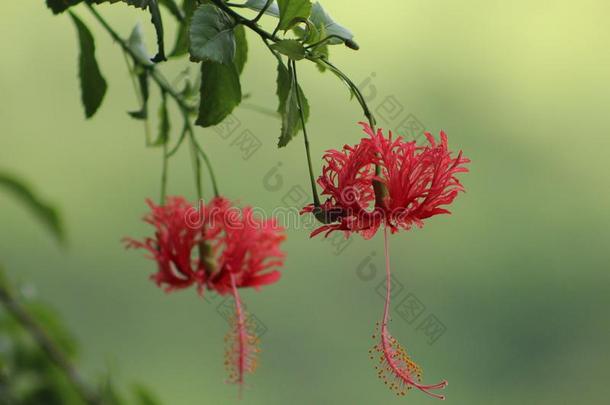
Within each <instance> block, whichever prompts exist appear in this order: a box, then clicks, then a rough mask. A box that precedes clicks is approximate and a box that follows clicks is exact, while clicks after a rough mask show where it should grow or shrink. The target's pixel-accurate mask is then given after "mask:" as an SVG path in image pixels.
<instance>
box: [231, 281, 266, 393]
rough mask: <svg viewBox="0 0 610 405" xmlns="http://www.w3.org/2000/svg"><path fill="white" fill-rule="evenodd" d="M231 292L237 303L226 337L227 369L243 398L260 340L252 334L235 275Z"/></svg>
mask: <svg viewBox="0 0 610 405" xmlns="http://www.w3.org/2000/svg"><path fill="white" fill-rule="evenodd" d="M231 292H232V294H233V299H234V301H235V315H234V317H233V318H232V319H231V328H230V329H229V332H228V333H227V335H226V336H225V344H226V349H225V367H226V369H227V372H228V373H229V380H228V382H230V383H235V384H239V396H240V398H241V395H242V391H243V387H244V377H245V375H246V374H247V373H250V374H251V373H254V371H256V366H257V356H258V353H259V352H260V349H259V348H258V345H259V339H258V337H257V336H256V335H255V334H254V332H252V330H253V329H254V325H253V324H252V322H250V321H249V320H248V315H247V313H246V311H245V310H244V308H243V306H242V303H241V299H240V297H239V293H238V292H237V286H236V282H235V275H233V274H232V275H231Z"/></svg>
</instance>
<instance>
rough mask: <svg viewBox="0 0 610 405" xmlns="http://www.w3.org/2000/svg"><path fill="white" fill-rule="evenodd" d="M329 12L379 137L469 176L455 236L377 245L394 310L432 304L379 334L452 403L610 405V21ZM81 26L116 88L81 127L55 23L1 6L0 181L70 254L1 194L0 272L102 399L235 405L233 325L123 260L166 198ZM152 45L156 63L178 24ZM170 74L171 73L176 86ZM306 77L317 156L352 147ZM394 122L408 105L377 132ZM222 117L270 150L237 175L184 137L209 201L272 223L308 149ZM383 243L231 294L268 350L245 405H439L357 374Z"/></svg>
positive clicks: (111, 67)
mask: <svg viewBox="0 0 610 405" xmlns="http://www.w3.org/2000/svg"><path fill="white" fill-rule="evenodd" d="M325 6H326V8H327V9H328V11H329V12H330V13H331V14H332V15H333V16H334V17H335V19H337V20H338V21H339V22H341V23H342V24H343V25H346V26H348V27H349V28H350V29H352V31H353V32H354V33H355V34H356V40H357V41H358V42H359V44H360V46H361V50H360V51H358V52H354V51H351V50H349V49H347V48H344V47H334V48H333V49H332V55H331V57H332V59H333V60H334V62H336V64H337V65H339V66H341V67H342V68H343V69H344V70H345V71H346V72H347V73H348V74H349V75H350V76H351V77H352V78H353V79H354V81H355V82H356V83H361V82H363V81H364V80H366V79H367V78H368V79H371V80H370V81H369V82H368V87H367V89H365V92H367V91H369V90H370V91H371V92H370V93H367V94H368V95H369V99H370V102H371V105H372V107H373V108H374V109H378V110H379V111H382V110H383V112H381V113H379V112H378V114H379V115H382V116H381V117H379V118H380V121H381V124H382V126H384V127H396V126H398V125H399V122H400V118H396V117H398V116H399V114H402V115H400V116H399V117H404V116H406V115H409V114H413V115H414V116H415V117H417V119H418V121H419V122H421V123H422V124H423V125H425V127H426V128H427V129H428V130H430V131H432V132H433V133H438V131H439V130H441V129H444V130H445V131H447V133H448V134H449V141H450V145H451V146H452V147H453V148H455V149H458V148H461V149H463V150H464V153H465V155H466V156H468V157H470V158H471V159H472V164H471V165H470V168H471V173H470V174H468V175H466V176H464V177H463V180H464V184H465V186H466V188H467V190H468V192H467V193H466V194H463V195H461V196H460V197H459V198H458V199H457V200H456V202H455V204H454V205H453V209H452V210H453V215H451V216H444V217H435V218H433V219H431V220H429V221H428V222H427V224H426V226H425V228H424V229H422V230H415V231H412V232H409V233H404V232H403V233H401V234H399V235H397V236H394V237H393V238H392V240H391V243H392V250H393V253H392V260H393V269H394V273H395V275H396V278H397V280H398V282H400V284H401V285H402V287H403V288H402V291H399V292H400V294H399V295H397V296H396V301H395V303H398V302H400V300H401V299H403V298H404V297H407V293H412V294H414V296H416V297H417V299H419V301H421V303H422V304H423V305H425V310H424V312H423V313H422V315H421V316H420V318H418V319H417V320H415V321H413V322H412V323H409V322H406V321H404V320H403V319H401V317H400V316H398V314H396V313H395V314H394V320H393V323H392V330H393V333H394V335H395V336H396V337H397V338H398V339H399V340H400V341H402V342H403V343H404V344H405V345H406V346H407V348H408V349H409V351H410V352H411V354H412V355H413V357H414V359H415V361H417V362H418V363H419V364H420V365H421V366H422V367H423V368H424V371H425V375H424V377H425V380H426V381H427V382H430V383H434V382H437V381H438V380H439V379H442V378H446V379H447V380H448V381H449V383H450V385H449V387H448V388H447V389H446V394H447V396H448V401H450V402H451V403H455V404H473V403H481V404H558V403H559V404H571V403H587V404H597V403H605V401H607V398H608V395H609V394H610V388H609V385H608V383H607V379H608V377H609V376H610V374H609V373H608V364H607V360H608V358H609V356H610V347H609V345H608V342H609V338H610V336H609V335H610V333H609V332H610V322H609V321H608V308H609V305H610V294H609V293H610V287H609V284H608V283H609V281H610V280H609V276H608V273H607V270H608V263H609V256H608V242H609V241H610V230H609V225H610V215H609V214H608V211H607V207H608V203H609V202H610V190H609V180H610V175H609V171H608V163H607V159H608V150H609V147H610V137H609V136H608V133H609V132H610V121H609V120H608V109H609V107H610V74H609V72H610V52H609V51H608V50H609V48H610V26H609V25H608V21H607V16H608V15H609V13H610V3H608V2H606V1H602V0H588V1H580V2H578V3H575V2H573V1H554V2H546V1H525V0H519V1H511V2H506V1H488V0H487V1H473V0H471V1H460V2H457V1H442V2H440V1H439V2H430V1H412V0H409V1H404V2H396V1H388V0H381V1H376V2H365V1H355V2H354V1H348V0H334V1H330V2H326V4H325ZM100 9H101V11H102V12H103V14H104V15H105V16H107V17H108V18H109V20H110V21H111V22H112V23H113V24H114V25H115V26H116V27H117V29H118V30H119V32H121V33H122V34H123V35H125V36H126V35H128V33H129V31H130V29H131V27H132V26H133V24H134V23H135V22H136V21H141V22H142V23H143V24H144V26H145V29H146V32H147V34H148V42H149V46H150V47H151V48H152V46H153V43H154V40H153V36H152V30H151V29H150V27H149V26H148V25H149V24H148V16H147V15H146V14H144V13H142V12H139V11H136V10H134V9H132V8H125V7H108V6H104V7H100ZM75 10H76V12H77V13H78V14H79V15H81V16H82V17H83V18H84V19H85V21H86V22H87V23H88V24H89V26H90V27H91V28H92V30H93V31H94V34H95V37H96V41H97V57H98V61H99V62H100V65H101V68H102V71H103V73H104V75H105V77H106V79H107V80H108V82H109V92H108V94H107V95H106V99H105V102H104V104H103V106H102V108H101V109H100V111H99V112H98V114H97V115H96V116H95V117H94V118H93V119H92V120H90V121H85V119H84V118H83V111H82V108H81V105H80V102H79V98H80V93H79V88H78V80H77V64H76V60H77V53H78V50H77V42H76V37H75V29H74V27H73V25H72V23H71V22H70V21H69V18H68V16H67V15H61V16H58V17H54V16H52V14H51V13H50V11H49V10H47V9H46V7H45V6H44V4H43V2H42V1H36V2H32V1H28V2H15V1H13V2H6V4H4V6H3V15H2V17H0V21H1V23H0V50H1V51H2V63H1V64H0V94H1V95H2V97H1V99H0V100H1V101H0V132H1V134H2V141H1V143H0V168H2V169H5V170H7V169H8V170H10V171H12V172H14V173H17V174H19V175H20V176H23V177H24V178H26V179H28V181H29V182H30V183H31V184H33V185H35V188H36V189H37V190H39V191H40V192H41V193H42V195H43V196H45V198H46V199H48V200H50V201H52V202H54V203H55V204H56V205H57V206H58V207H59V208H60V209H61V212H62V214H63V218H64V221H65V225H66V230H67V234H68V245H67V248H65V249H62V248H60V247H59V246H58V245H57V244H56V243H55V242H54V241H53V240H52V238H51V237H50V236H49V234H48V233H46V232H45V230H43V229H42V228H41V227H40V226H39V224H38V223H36V221H34V220H33V219H32V217H31V216H30V214H29V212H27V211H26V210H25V209H24V208H23V207H22V206H20V204H19V203H18V202H17V201H16V200H14V199H12V198H11V197H10V196H8V195H7V194H5V193H0V207H1V209H0V226H1V231H0V261H1V262H2V264H3V265H4V266H5V267H6V268H7V270H8V274H9V275H10V277H11V278H12V279H13V280H16V281H20V282H27V283H31V284H33V285H34V286H35V287H36V289H37V291H38V295H39V296H40V297H41V299H43V300H44V301H45V302H47V303H49V304H50V305H52V306H54V307H56V308H57V309H58V310H59V311H60V312H61V314H62V315H63V317H64V319H65V321H66V323H67V324H68V326H69V327H70V328H71V330H72V331H73V332H74V334H75V335H76V337H77V338H78V340H79V342H80V345H81V346H82V354H81V364H82V368H83V370H84V371H85V373H86V374H87V375H88V376H89V377H91V378H93V377H96V376H99V375H102V374H104V373H105V372H107V371H110V372H111V374H112V375H113V376H114V378H115V379H116V380H119V381H139V382H141V383H144V384H147V385H149V386H150V387H152V388H153V390H154V391H155V392H156V393H157V394H158V396H159V397H160V398H161V399H162V400H163V402H164V403H166V404H172V405H183V404H184V405H188V404H199V403H201V404H203V403H205V404H216V403H237V402H238V401H237V392H236V388H235V387H233V386H230V385H226V384H224V383H223V381H224V379H225V372H224V369H223V366H222V360H223V359H222V356H223V341H222V338H223V335H224V334H225V332H226V329H227V325H226V323H225V321H224V320H223V318H222V317H221V316H220V315H218V313H217V312H216V309H215V307H214V305H212V304H209V303H207V302H206V301H205V300H202V299H200V298H198V297H197V295H196V294H195V292H194V291H186V292H183V293H176V294H170V295H167V294H164V293H163V292H162V291H161V290H160V289H158V288H156V287H155V286H154V285H153V284H152V283H151V282H150V281H149V280H148V279H147V277H148V275H149V274H150V273H151V272H153V271H154V269H155V266H154V264H153V263H152V262H150V261H147V260H146V259H144V258H143V257H142V254H141V253H140V252H128V251H125V250H124V249H123V247H122V245H121V243H120V239H121V238H122V237H123V236H126V235H130V236H141V235H144V234H146V233H148V232H149V231H150V230H149V229H147V227H146V226H145V225H144V224H143V223H141V221H140V217H141V215H142V214H143V213H144V212H145V210H146V207H145V205H144V199H145V198H146V197H149V196H151V197H153V198H156V197H157V196H158V193H159V178H160V157H161V155H160V151H159V150H158V149H146V148H145V147H144V135H143V130H142V124H141V123H139V122H136V121H133V120H132V119H130V118H129V117H128V116H127V114H126V113H125V111H127V110H132V109H135V108H136V106H137V102H136V98H135V96H134V94H133V90H132V87H131V83H130V80H129V77H128V75H127V73H126V69H125V64H124V61H123V58H122V55H121V53H120V52H119V50H118V47H117V46H116V45H115V44H113V43H112V41H111V40H110V39H109V38H108V36H107V35H106V34H105V33H104V32H103V31H101V30H100V27H99V25H97V24H96V23H95V22H94V21H93V20H92V19H91V18H90V15H88V13H87V12H86V9H85V8H84V7H82V6H80V7H77V8H76V9H75ZM167 20H169V18H168V19H167ZM168 25H169V24H168ZM167 31H168V38H169V40H168V42H169V43H170V44H171V43H172V40H171V38H172V37H173V34H174V32H173V31H174V30H173V29H172V27H171V25H170V26H169V27H168V29H167ZM248 35H249V39H250V40H251V41H250V44H251V47H250V59H249V62H248V64H247V66H246V70H245V72H244V75H245V76H244V79H243V86H244V89H245V91H246V92H249V93H251V94H252V97H251V99H250V100H248V102H250V103H252V104H256V105H261V106H267V107H269V108H272V109H273V108H275V106H276V98H275V87H274V84H275V62H274V60H273V59H272V58H271V57H270V54H269V53H268V52H267V51H266V50H265V49H264V48H263V47H262V46H261V45H260V44H259V43H258V42H257V41H254V39H255V38H254V37H253V36H251V35H250V33H248ZM186 64H187V62H186V60H181V61H179V62H170V63H168V64H167V65H166V66H164V67H163V69H164V70H165V71H166V72H167V73H168V76H169V77H173V76H175V75H176V74H177V73H178V72H179V71H180V70H182V68H183V67H184V66H185V65H186ZM303 65H306V64H304V63H303ZM310 65H311V64H308V65H306V66H305V67H303V68H302V69H301V76H302V81H303V87H304V90H305V92H306V94H307V95H308V97H309V101H310V104H311V105H312V116H311V119H310V131H311V138H312V146H313V156H314V157H319V156H321V154H322V152H323V151H324V150H326V149H328V148H337V147H340V146H342V145H343V144H344V143H355V142H356V141H357V140H358V139H359V138H360V136H361V133H360V130H359V128H358V127H357V126H356V125H355V122H356V121H358V120H360V119H361V116H360V113H359V108H358V106H357V104H356V103H355V102H349V101H348V93H347V90H346V89H345V88H344V87H343V86H342V85H341V84H340V83H339V82H338V81H337V80H336V78H335V77H333V76H332V75H331V74H329V73H326V74H319V73H318V72H317V70H316V69H315V67H313V66H310ZM370 86H373V87H374V89H373V88H372V87H370ZM155 96H156V95H155ZM155 100H158V98H155ZM387 100H394V101H397V102H398V103H399V104H400V106H397V104H393V105H394V107H395V108H397V109H394V110H392V111H390V110H391V109H389V107H388V106H389V104H384V102H386V101H387ZM401 108H402V109H401ZM388 111H390V112H388ZM384 114H385V115H384ZM235 116H236V117H237V118H238V119H239V120H240V122H241V126H242V127H241V128H247V129H249V130H250V131H252V133H253V134H255V136H257V137H258V138H259V139H260V140H261V141H262V142H263V146H262V147H261V148H260V150H258V151H257V152H256V153H255V154H254V155H253V156H252V157H251V158H250V159H248V160H244V159H242V154H241V151H240V150H239V148H238V147H237V146H236V145H231V139H229V140H224V139H222V137H220V136H219V135H218V134H217V133H215V132H214V131H213V130H210V129H208V130H202V129H199V130H198V133H197V136H198V138H199V140H200V142H201V143H202V144H203V145H204V146H205V148H206V149H207V150H208V152H209V154H210V155H211V157H212V160H213V163H214V165H215V167H216V170H217V172H218V175H219V181H220V187H221V191H222V192H223V194H225V195H227V196H228V197H230V198H233V199H240V200H241V201H243V202H244V203H248V204H252V205H256V206H259V207H262V208H264V209H268V210H270V209H272V208H274V207H277V206H282V205H284V204H283V203H282V198H283V196H284V195H285V194H286V193H287V192H289V190H290V189H291V187H292V186H294V185H301V186H303V187H304V188H305V189H306V185H307V174H306V165H305V161H304V153H303V147H302V142H301V140H300V137H301V135H299V139H297V140H296V141H295V142H293V143H291V144H290V145H289V146H288V147H287V148H285V149H282V150H278V149H276V147H275V144H276V140H277V136H278V134H279V122H278V121H277V120H274V119H272V118H269V117H266V116H264V115H261V114H259V113H256V112H253V111H251V110H248V109H245V108H239V109H238V110H236V112H235ZM173 117H174V118H175V120H174V121H175V124H174V127H173V128H174V132H173V135H174V137H175V136H176V135H177V134H176V131H177V130H178V126H179V121H178V116H177V114H174V115H173ZM153 126H154V123H153ZM174 139H175V138H174ZM278 163H282V165H281V166H280V167H279V172H278V173H279V175H280V176H282V179H283V186H282V187H279V190H276V191H271V190H270V189H269V187H266V186H265V182H264V178H265V175H266V174H268V173H269V171H270V170H271V169H272V168H274V167H276V165H277V164H278ZM319 166H320V161H319V158H317V159H316V167H317V169H318V170H319ZM192 184H193V181H192V175H191V168H190V162H189V155H188V153H187V150H186V149H185V150H184V151H182V153H180V155H179V157H177V158H175V159H174V160H173V161H172V163H171V166H170V192H171V193H172V194H184V195H186V196H187V197H189V198H191V199H194V198H195V193H194V190H193V186H192ZM206 186H207V189H206V192H207V195H209V192H210V189H209V184H207V183H206ZM382 242H383V241H382V239H381V237H380V235H378V236H377V237H376V238H375V239H373V240H371V241H363V240H362V239H361V238H359V237H356V238H354V240H353V241H352V242H351V243H350V244H349V245H348V246H347V247H346V248H345V250H344V251H343V252H342V253H341V254H338V255H337V254H336V253H337V252H336V247H335V246H333V245H332V244H331V243H328V242H324V241H323V240H321V239H320V240H317V239H316V240H309V239H308V234H307V232H306V231H303V230H295V229H291V230H290V231H289V238H288V242H287V243H286V244H285V248H286V251H287V252H288V260H287V263H286V268H285V271H284V277H283V278H282V280H281V282H280V283H278V284H276V285H274V286H271V287H267V288H265V289H263V290H262V291H261V292H260V293H256V292H250V291H248V292H245V293H244V300H245V301H246V302H247V304H248V307H249V309H250V310H251V311H252V312H253V313H255V314H256V316H257V317H258V318H260V319H261V321H262V322H263V323H264V324H265V326H266V327H267V329H268V331H267V333H266V334H265V335H264V337H263V342H262V348H263V352H262V357H261V365H260V368H259V370H258V372H257V373H256V374H255V375H254V376H253V377H252V378H250V380H249V381H250V384H251V388H250V389H249V390H247V391H246V396H245V399H244V400H243V403H247V404H286V403H292V404H336V403H337V404H338V403H347V404H371V403H384V404H385V403H399V401H400V402H402V403H406V402H408V403H411V404H424V403H429V402H430V401H433V400H432V399H429V398H428V397H426V396H425V395H423V394H421V393H418V392H412V393H411V394H410V395H409V396H408V397H407V398H405V399H395V398H394V397H393V396H392V394H391V393H390V392H389V391H387V390H386V389H385V387H384V386H383V384H381V383H380V381H378V380H377V378H376V376H375V372H374V370H373V365H372V364H371V361H370V360H369V359H368V355H367V350H368V348H369V347H370V346H371V345H372V343H373V342H372V339H371V336H370V335H371V333H372V331H373V327H374V323H375V321H376V320H377V319H378V318H379V317H380V315H381V311H382V305H383V302H382V299H381V298H380V296H379V295H378V294H377V292H376V289H377V287H378V285H379V284H380V283H382V282H383V274H382V268H383V262H382V260H383V259H382V255H381V252H382V248H383V246H382ZM367 258H371V259H372V261H371V262H370V263H372V264H373V265H374V266H376V267H374V268H373V271H375V270H376V272H375V273H373V274H374V275H373V277H372V279H371V280H368V281H365V280H363V279H362V278H361V277H358V268H359V266H363V265H368V262H366V259H367ZM362 268H363V267H361V269H362ZM368 269H369V270H370V268H368ZM429 315H434V316H436V318H437V319H438V320H439V321H440V322H442V324H443V325H444V327H445V328H446V330H445V332H444V333H443V334H442V336H440V337H438V339H437V340H436V341H435V342H434V343H433V344H430V339H429V337H428V336H427V335H426V333H425V332H424V331H423V330H422V329H421V328H420V329H418V325H419V324H420V322H421V321H423V320H424V319H425V318H426V317H427V316H429Z"/></svg>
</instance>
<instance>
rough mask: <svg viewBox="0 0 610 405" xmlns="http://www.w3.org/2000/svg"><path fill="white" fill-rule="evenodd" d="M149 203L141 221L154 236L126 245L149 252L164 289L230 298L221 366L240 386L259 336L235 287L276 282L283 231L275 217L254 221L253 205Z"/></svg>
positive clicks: (222, 201)
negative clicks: (206, 292)
mask: <svg viewBox="0 0 610 405" xmlns="http://www.w3.org/2000/svg"><path fill="white" fill-rule="evenodd" d="M147 203H148V205H149V206H150V208H151V212H150V213H149V214H147V215H146V216H145V217H144V220H145V221H146V222H148V223H149V224H151V225H153V226H154V227H155V229H156V231H155V235H154V237H148V238H145V239H144V240H143V241H138V240H134V239H131V238H126V239H125V241H126V245H127V247H128V248H141V249H145V250H147V251H148V252H149V253H150V258H152V259H153V260H155V261H156V262H157V267H158V270H157V272H156V273H155V274H154V275H153V276H151V278H152V279H153V280H154V281H155V282H156V283H157V285H159V286H162V287H164V289H165V290H166V291H173V290H177V289H183V288H187V287H190V286H191V285H196V286H197V289H198V291H199V293H200V294H203V293H204V290H205V289H207V290H212V291H215V292H216V293H218V294H221V295H225V294H231V295H232V296H233V299H234V302H235V315H234V317H233V319H232V327H231V329H230V331H229V334H228V335H227V338H226V342H227V345H228V346H227V350H226V351H225V354H226V356H227V359H226V361H225V364H226V366H227V368H228V371H229V375H230V378H229V381H230V382H235V383H239V384H240V387H241V386H243V383H244V375H245V374H246V373H251V372H253V371H254V370H255V368H256V354H257V353H258V348H257V344H258V337H257V336H256V335H255V333H254V332H253V331H252V329H253V327H254V326H255V325H254V324H253V321H252V320H251V319H250V318H249V316H248V314H247V313H246V311H245V309H244V308H243V305H242V302H241V299H240V297H239V294H238V288H245V287H254V288H256V289H258V288H259V287H261V286H263V285H268V284H273V283H275V282H276V281H278V280H279V278H280V272H279V269H280V268H281V267H283V265H284V253H283V252H282V251H281V250H280V244H281V243H282V242H283V241H284V239H285V235H284V230H283V229H282V228H281V227H279V226H278V225H277V223H276V221H275V220H274V219H271V220H259V219H257V218H255V216H254V215H253V210H252V208H251V207H246V208H243V209H240V208H237V207H235V206H232V205H231V203H230V202H229V201H228V200H227V199H224V198H220V197H217V198H214V199H213V200H212V201H210V203H209V204H208V205H204V204H203V202H201V204H200V206H199V207H198V208H195V207H193V206H192V205H191V204H189V203H188V202H187V201H186V200H185V199H184V198H182V197H170V198H168V199H167V202H166V204H165V205H160V206H158V205H155V204H154V203H153V202H152V201H147Z"/></svg>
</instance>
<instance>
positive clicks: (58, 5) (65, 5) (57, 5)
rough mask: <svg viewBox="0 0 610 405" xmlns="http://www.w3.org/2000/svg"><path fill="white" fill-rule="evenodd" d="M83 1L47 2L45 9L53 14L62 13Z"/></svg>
mask: <svg viewBox="0 0 610 405" xmlns="http://www.w3.org/2000/svg"><path fill="white" fill-rule="evenodd" d="M81 1H83V0H47V7H49V8H50V9H51V11H53V14H59V13H63V12H64V11H66V10H67V9H69V8H70V7H72V6H74V5H77V4H78V3H80V2H81Z"/></svg>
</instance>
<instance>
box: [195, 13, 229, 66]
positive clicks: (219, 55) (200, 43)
mask: <svg viewBox="0 0 610 405" xmlns="http://www.w3.org/2000/svg"><path fill="white" fill-rule="evenodd" d="M234 26H235V22H234V21H233V19H232V18H231V17H229V16H228V15H227V14H226V13H225V12H224V11H222V10H220V9H218V8H217V7H215V6H213V5H211V4H204V5H202V6H200V7H199V8H198V9H197V10H196V11H195V14H193V18H192V21H191V28H190V35H189V38H190V54H191V59H192V60H194V61H212V62H218V63H223V64H226V65H228V64H232V63H233V58H234V57H235V35H234V33H233V27H234Z"/></svg>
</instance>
